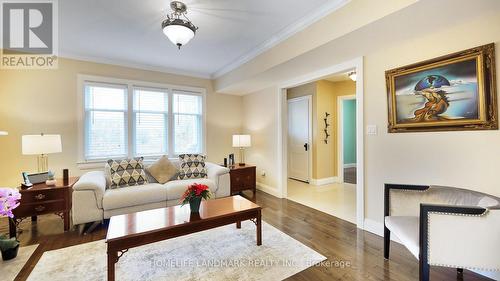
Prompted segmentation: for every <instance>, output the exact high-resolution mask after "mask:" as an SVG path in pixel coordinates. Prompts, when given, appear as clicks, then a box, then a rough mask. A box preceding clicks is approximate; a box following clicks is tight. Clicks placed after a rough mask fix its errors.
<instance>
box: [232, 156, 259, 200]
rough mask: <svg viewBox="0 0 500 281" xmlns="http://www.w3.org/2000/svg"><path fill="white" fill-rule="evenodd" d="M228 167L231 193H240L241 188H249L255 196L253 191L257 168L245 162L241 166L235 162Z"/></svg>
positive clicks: (255, 185) (255, 187)
mask: <svg viewBox="0 0 500 281" xmlns="http://www.w3.org/2000/svg"><path fill="white" fill-rule="evenodd" d="M228 168H229V175H230V177H231V195H233V194H236V193H240V192H242V191H243V190H251V191H252V192H253V197H254V198H255V193H256V192H257V183H256V170H257V168H256V167H255V166H252V165H247V164H245V165H243V166H240V165H239V164H236V165H234V166H229V167H228Z"/></svg>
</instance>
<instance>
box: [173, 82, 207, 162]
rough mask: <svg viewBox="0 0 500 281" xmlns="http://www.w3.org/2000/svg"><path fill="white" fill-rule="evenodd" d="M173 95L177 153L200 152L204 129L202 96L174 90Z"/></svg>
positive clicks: (175, 147)
mask: <svg viewBox="0 0 500 281" xmlns="http://www.w3.org/2000/svg"><path fill="white" fill-rule="evenodd" d="M173 97H174V108H173V110H174V126H173V129H174V151H175V154H177V155H178V154H182V153H189V152H191V153H193V152H194V153H200V152H201V151H202V146H201V143H202V141H201V133H202V130H203V129H202V117H203V116H202V100H201V96H196V95H193V94H186V93H185V92H180V91H174V95H173Z"/></svg>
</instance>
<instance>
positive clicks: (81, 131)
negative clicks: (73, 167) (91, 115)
mask: <svg viewBox="0 0 500 281" xmlns="http://www.w3.org/2000/svg"><path fill="white" fill-rule="evenodd" d="M86 83H95V84H119V85H126V86H127V95H128V97H127V98H128V102H127V105H128V110H127V122H128V124H127V125H128V126H127V136H128V143H127V149H128V155H127V157H135V156H140V155H135V146H134V145H133V142H134V134H135V124H134V120H135V119H134V118H133V115H134V109H133V106H134V104H133V98H134V96H133V94H134V93H133V91H134V88H146V89H148V88H149V89H159V90H167V93H168V122H169V124H168V134H167V141H168V153H169V154H168V157H169V158H177V157H178V155H175V154H173V153H174V147H173V134H172V133H173V127H172V126H173V116H174V115H173V92H174V90H178V91H183V92H188V93H192V94H193V95H197V96H201V98H202V133H201V136H202V144H201V147H202V151H201V153H203V154H206V147H207V146H206V143H207V106H206V89H205V88H200V87H191V86H183V85H173V84H164V83H155V82H147V81H138V80H129V79H120V78H112V77H105V76H94V75H84V74H78V75H77V110H76V112H77V121H78V150H77V153H78V155H77V159H78V160H77V165H78V167H79V168H80V169H82V170H85V169H96V168H102V165H103V164H104V163H105V161H106V159H89V160H87V159H85V85H86ZM159 156H160V155H158V156H147V157H145V162H151V161H153V160H154V159H155V158H157V157H159Z"/></svg>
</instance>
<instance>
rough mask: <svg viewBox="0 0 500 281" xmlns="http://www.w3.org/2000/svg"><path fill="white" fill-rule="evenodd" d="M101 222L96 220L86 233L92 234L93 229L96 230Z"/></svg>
mask: <svg viewBox="0 0 500 281" xmlns="http://www.w3.org/2000/svg"><path fill="white" fill-rule="evenodd" d="M100 224H101V222H100V221H95V222H93V223H92V225H91V226H90V227H89V229H87V231H85V234H90V233H92V231H94V229H95V228H96V227H97V226H99V225H100Z"/></svg>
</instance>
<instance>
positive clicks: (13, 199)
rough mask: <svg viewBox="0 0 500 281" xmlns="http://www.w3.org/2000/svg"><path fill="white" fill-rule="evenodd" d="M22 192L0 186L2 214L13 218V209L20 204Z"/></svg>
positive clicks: (0, 211) (0, 209)
mask: <svg viewBox="0 0 500 281" xmlns="http://www.w3.org/2000/svg"><path fill="white" fill-rule="evenodd" d="M19 200H21V193H19V191H18V190H17V189H13V188H0V216H1V217H9V218H13V217H14V214H13V213H12V210H14V209H15V208H17V206H19Z"/></svg>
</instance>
